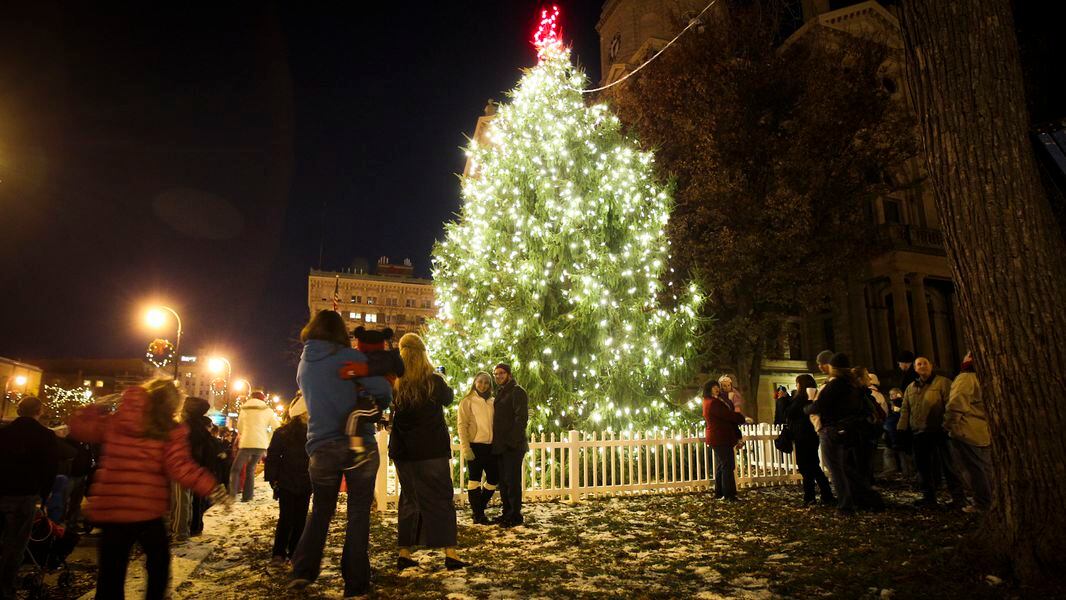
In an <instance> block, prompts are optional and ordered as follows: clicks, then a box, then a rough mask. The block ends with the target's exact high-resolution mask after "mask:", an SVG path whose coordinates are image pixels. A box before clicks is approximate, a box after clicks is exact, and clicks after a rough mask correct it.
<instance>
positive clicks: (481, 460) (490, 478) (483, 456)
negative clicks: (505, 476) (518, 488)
mask: <svg viewBox="0 0 1066 600" xmlns="http://www.w3.org/2000/svg"><path fill="white" fill-rule="evenodd" d="M470 449H471V450H473V451H474V460H472V461H470V462H468V463H466V473H467V480H468V481H470V482H471V483H480V482H481V477H482V475H484V476H485V483H487V484H489V485H490V486H491V487H490V488H489V489H495V487H496V486H497V485H498V484H499V483H500V463H499V461H498V460H496V459H497V457H496V456H493V454H492V446H491V445H490V444H470Z"/></svg>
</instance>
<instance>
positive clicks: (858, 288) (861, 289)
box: [848, 280, 876, 371]
mask: <svg viewBox="0 0 1066 600" xmlns="http://www.w3.org/2000/svg"><path fill="white" fill-rule="evenodd" d="M848 301H849V302H850V303H851V306H850V310H849V311H848V312H849V313H850V317H851V319H850V321H851V323H850V325H851V352H852V364H856V365H863V366H867V367H869V368H870V370H871V371H872V370H874V369H875V368H876V367H874V364H873V351H872V349H871V344H870V315H869V312H868V310H869V309H868V308H867V306H866V285H865V284H864V283H863V282H861V281H856V280H849V281H848Z"/></svg>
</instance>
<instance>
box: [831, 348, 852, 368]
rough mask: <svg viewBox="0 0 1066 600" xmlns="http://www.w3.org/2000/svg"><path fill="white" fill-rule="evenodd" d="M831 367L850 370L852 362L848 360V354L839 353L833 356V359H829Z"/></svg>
mask: <svg viewBox="0 0 1066 600" xmlns="http://www.w3.org/2000/svg"><path fill="white" fill-rule="evenodd" d="M829 366H830V367H833V368H834V369H850V368H851V360H850V359H849V358H848V355H847V354H844V353H843V352H837V353H836V354H834V355H833V357H832V358H830V359H829Z"/></svg>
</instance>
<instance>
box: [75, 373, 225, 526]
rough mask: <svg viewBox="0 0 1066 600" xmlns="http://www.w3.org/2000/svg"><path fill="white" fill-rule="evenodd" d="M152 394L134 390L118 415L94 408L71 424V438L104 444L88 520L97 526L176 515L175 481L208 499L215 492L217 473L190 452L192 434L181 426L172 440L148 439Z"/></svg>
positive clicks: (173, 432) (125, 395)
mask: <svg viewBox="0 0 1066 600" xmlns="http://www.w3.org/2000/svg"><path fill="white" fill-rule="evenodd" d="M147 405H148V393H147V392H146V391H145V389H144V388H142V387H131V388H129V389H127V390H126V391H125V392H123V394H122V402H121V403H120V404H119V406H118V410H116V411H115V413H114V414H113V415H107V414H105V413H104V412H103V407H100V406H89V407H86V408H83V409H81V410H79V411H78V412H77V413H75V414H74V416H73V417H71V419H70V436H71V437H72V438H74V439H77V440H81V441H83V442H89V443H92V444H103V450H102V453H101V456H100V468H99V469H98V470H97V471H96V473H95V474H94V475H93V483H92V486H91V487H90V488H89V505H88V507H87V508H86V510H85V514H86V516H87V517H88V518H89V520H90V521H93V522H95V523H134V522H138V521H150V520H152V519H158V518H160V517H162V516H164V515H166V514H167V513H168V512H169V511H170V485H169V483H170V481H171V480H173V481H177V482H178V483H180V484H181V485H183V486H184V487H187V488H190V489H192V491H193V492H194V493H195V494H196V495H198V496H207V495H208V494H210V493H211V490H212V489H213V488H214V487H215V485H216V482H215V478H214V477H213V476H212V475H211V473H210V472H209V471H208V470H207V469H204V468H203V467H201V466H200V465H198V464H197V463H196V461H194V460H193V458H192V455H191V454H190V453H189V430H188V429H187V428H186V427H185V426H184V425H179V426H177V427H175V428H174V429H173V430H171V432H170V437H169V439H167V440H165V441H164V440H156V439H151V438H146V437H144V413H145V410H146V409H147Z"/></svg>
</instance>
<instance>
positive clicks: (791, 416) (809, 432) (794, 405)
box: [785, 390, 818, 444]
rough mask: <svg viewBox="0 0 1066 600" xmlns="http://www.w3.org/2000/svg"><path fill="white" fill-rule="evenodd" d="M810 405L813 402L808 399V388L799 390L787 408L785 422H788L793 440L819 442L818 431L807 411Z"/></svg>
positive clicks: (802, 442)
mask: <svg viewBox="0 0 1066 600" xmlns="http://www.w3.org/2000/svg"><path fill="white" fill-rule="evenodd" d="M810 405H811V402H810V400H808V399H807V390H799V391H797V392H796V395H795V396H792V401H791V402H789V404H788V408H787V409H786V410H785V422H786V423H788V430H789V432H791V434H792V440H793V441H795V442H796V443H797V444H804V443H812V444H818V432H817V431H815V430H814V425H813V424H812V423H811V418H810V416H808V415H807V411H806V408H807V407H808V406H810Z"/></svg>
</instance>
